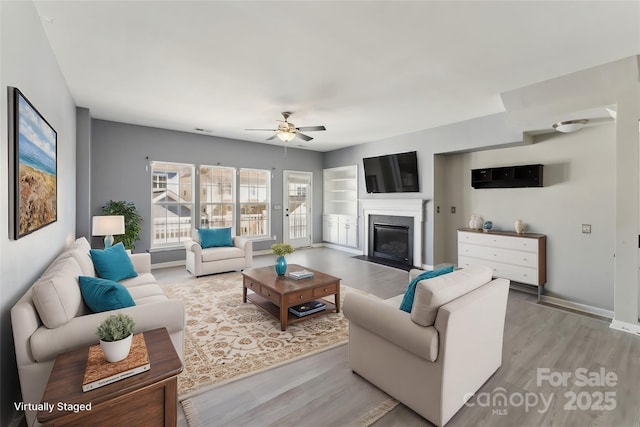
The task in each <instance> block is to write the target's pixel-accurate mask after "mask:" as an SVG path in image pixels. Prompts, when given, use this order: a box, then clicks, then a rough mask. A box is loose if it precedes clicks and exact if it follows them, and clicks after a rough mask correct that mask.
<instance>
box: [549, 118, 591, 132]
mask: <svg viewBox="0 0 640 427" xmlns="http://www.w3.org/2000/svg"><path fill="white" fill-rule="evenodd" d="M587 123H589V120H587V119H580V120H567V121H564V122H558V123H554V125H553V128H554V129H555V130H557V131H558V132H562V133H571V132H575V131H578V130H580V129H582V128H583V127H584V126H585V125H586V124H587Z"/></svg>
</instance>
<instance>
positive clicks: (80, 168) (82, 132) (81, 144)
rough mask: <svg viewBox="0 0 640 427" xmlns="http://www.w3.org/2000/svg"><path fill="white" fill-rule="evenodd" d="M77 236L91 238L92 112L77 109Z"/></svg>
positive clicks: (85, 109) (86, 109)
mask: <svg viewBox="0 0 640 427" xmlns="http://www.w3.org/2000/svg"><path fill="white" fill-rule="evenodd" d="M76 138H77V141H76V183H77V186H76V235H78V236H86V237H88V236H91V112H90V111H89V109H88V108H80V107H78V108H76Z"/></svg>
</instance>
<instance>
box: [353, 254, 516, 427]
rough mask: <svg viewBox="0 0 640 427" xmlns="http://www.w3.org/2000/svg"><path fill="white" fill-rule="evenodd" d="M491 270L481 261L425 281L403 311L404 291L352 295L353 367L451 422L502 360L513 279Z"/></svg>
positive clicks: (438, 420) (439, 420)
mask: <svg viewBox="0 0 640 427" xmlns="http://www.w3.org/2000/svg"><path fill="white" fill-rule="evenodd" d="M418 273H420V271H418V270H413V271H411V273H410V279H412V278H413V277H416V275H417V274H418ZM491 273H492V271H491V269H490V268H488V267H484V266H476V267H471V268H467V269H464V270H458V271H455V272H453V273H449V274H446V275H443V276H439V277H435V278H432V279H428V280H422V281H420V282H418V284H417V286H416V293H415V300H414V303H413V308H412V310H411V313H407V312H404V311H401V310H400V309H399V306H400V302H401V301H402V297H403V295H399V296H397V297H394V298H391V299H389V300H379V299H376V298H374V297H371V296H368V295H361V294H356V293H348V294H347V295H346V297H345V301H344V314H345V316H347V317H348V318H349V364H350V366H351V369H352V370H353V371H354V372H356V373H358V374H359V375H361V376H362V377H364V378H365V379H367V380H368V381H369V382H371V383H372V384H374V385H376V386H377V387H379V388H380V389H381V390H383V391H384V392H386V393H387V394H389V395H390V396H392V397H394V398H395V399H397V400H398V401H400V402H402V403H403V404H405V405H406V406H408V407H409V408H411V409H413V410H414V411H416V412H417V413H418V414H420V415H422V416H423V417H425V418H426V419H427V420H429V421H431V422H432V423H434V424H435V425H438V426H443V425H445V424H446V423H447V422H448V421H449V420H450V419H451V417H453V416H454V415H455V414H456V412H458V411H459V410H460V408H461V407H462V406H463V405H464V404H465V402H466V401H467V400H468V399H469V398H470V397H471V396H472V395H473V394H474V393H475V392H476V391H477V390H478V389H479V388H480V387H481V386H482V385H483V384H484V383H485V382H486V381H487V379H488V378H489V377H490V376H491V375H492V374H493V373H494V372H495V371H496V370H497V369H498V368H499V367H500V365H501V364H502V340H503V333H504V320H505V314H506V307H507V296H508V292H509V281H508V280H505V279H495V280H492V278H491Z"/></svg>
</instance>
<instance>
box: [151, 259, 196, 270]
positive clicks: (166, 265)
mask: <svg viewBox="0 0 640 427" xmlns="http://www.w3.org/2000/svg"><path fill="white" fill-rule="evenodd" d="M181 265H187V262H186V261H185V260H178V261H167V262H158V263H155V264H151V269H152V270H155V269H158V268H169V267H180V266H181Z"/></svg>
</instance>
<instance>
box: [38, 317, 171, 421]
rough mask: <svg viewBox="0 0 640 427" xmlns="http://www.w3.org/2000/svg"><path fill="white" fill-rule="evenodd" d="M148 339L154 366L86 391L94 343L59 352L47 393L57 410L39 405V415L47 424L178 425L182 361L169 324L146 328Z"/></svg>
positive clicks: (47, 399) (43, 400) (44, 396)
mask: <svg viewBox="0 0 640 427" xmlns="http://www.w3.org/2000/svg"><path fill="white" fill-rule="evenodd" d="M144 339H145V342H146V344H147V351H148V352H149V362H150V363H151V369H149V370H148V371H146V372H143V373H141V374H137V375H134V376H132V377H129V378H126V379H124V380H120V381H116V382H114V383H111V384H109V385H106V386H104V387H99V388H96V389H94V390H91V391H88V392H83V391H82V380H83V378H84V371H85V367H86V365H87V357H88V355H89V348H88V347H84V348H81V349H78V350H74V351H71V352H68V353H63V354H61V355H59V356H58V357H56V360H55V362H54V365H53V370H52V371H51V375H50V376H49V382H48V383H47V387H46V389H45V391H44V395H43V397H42V402H47V403H48V404H50V405H51V406H50V407H53V410H52V411H51V412H49V411H45V410H42V411H39V412H38V415H37V419H38V421H39V422H40V423H42V424H44V425H47V426H63V425H74V426H79V425H86V426H123V425H131V426H141V425H152V426H175V425H176V424H177V414H178V412H177V403H178V386H177V375H178V374H179V373H180V372H181V371H182V362H181V361H180V358H179V357H178V354H177V353H176V351H175V349H174V348H173V344H172V343H171V339H170V338H169V334H168V333H167V329H166V328H160V329H154V330H152V331H147V332H144ZM76 410H77V412H74V411H76Z"/></svg>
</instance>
